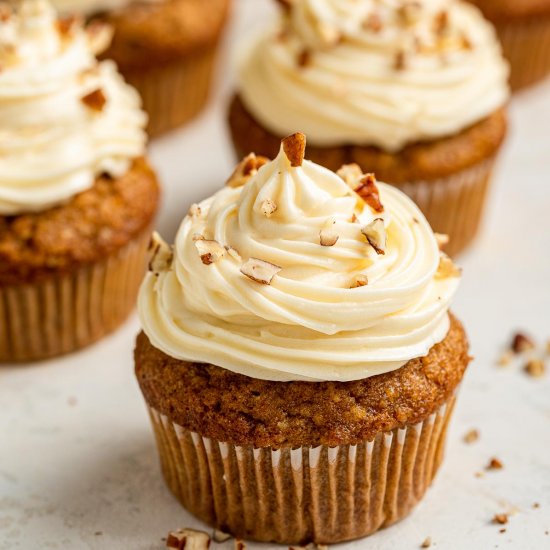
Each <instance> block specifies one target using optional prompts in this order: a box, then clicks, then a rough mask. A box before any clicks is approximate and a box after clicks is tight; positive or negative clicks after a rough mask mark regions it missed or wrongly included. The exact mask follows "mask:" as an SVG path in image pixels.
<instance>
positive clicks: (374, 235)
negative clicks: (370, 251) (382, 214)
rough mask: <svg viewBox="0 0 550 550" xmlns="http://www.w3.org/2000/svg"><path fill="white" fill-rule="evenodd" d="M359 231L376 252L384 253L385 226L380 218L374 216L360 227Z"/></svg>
mask: <svg viewBox="0 0 550 550" xmlns="http://www.w3.org/2000/svg"><path fill="white" fill-rule="evenodd" d="M361 233H363V235H365V237H366V238H367V241H368V243H369V244H370V245H371V246H372V248H374V250H375V252H376V253H377V254H379V255H380V254H385V253H386V228H385V226H384V220H383V219H382V218H376V219H375V220H374V221H372V222H371V223H369V224H368V225H365V227H362V228H361Z"/></svg>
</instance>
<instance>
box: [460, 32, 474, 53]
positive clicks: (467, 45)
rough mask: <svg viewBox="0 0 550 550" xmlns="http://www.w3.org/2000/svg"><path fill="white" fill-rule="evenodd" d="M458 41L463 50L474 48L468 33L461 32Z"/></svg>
mask: <svg viewBox="0 0 550 550" xmlns="http://www.w3.org/2000/svg"><path fill="white" fill-rule="evenodd" d="M460 42H461V46H462V48H463V49H464V50H473V49H474V44H473V43H472V41H471V40H470V38H469V37H468V35H467V34H466V33H462V34H461V36H460Z"/></svg>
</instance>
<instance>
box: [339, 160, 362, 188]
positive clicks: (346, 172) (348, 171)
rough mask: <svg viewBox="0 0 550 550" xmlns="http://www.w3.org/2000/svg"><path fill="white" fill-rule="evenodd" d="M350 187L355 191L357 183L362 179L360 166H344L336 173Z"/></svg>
mask: <svg viewBox="0 0 550 550" xmlns="http://www.w3.org/2000/svg"><path fill="white" fill-rule="evenodd" d="M336 174H337V175H338V176H340V177H341V178H342V179H343V180H344V181H345V182H346V183H347V185H348V186H349V187H351V188H352V189H355V187H356V186H357V182H358V181H359V180H360V179H361V176H362V175H363V172H362V170H361V167H360V166H359V165H358V164H355V163H352V164H343V165H342V166H340V168H339V169H338V171H337V172H336Z"/></svg>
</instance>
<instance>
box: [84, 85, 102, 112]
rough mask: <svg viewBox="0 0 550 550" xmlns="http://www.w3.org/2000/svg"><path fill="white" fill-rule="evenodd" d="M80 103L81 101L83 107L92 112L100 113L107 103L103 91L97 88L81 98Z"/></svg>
mask: <svg viewBox="0 0 550 550" xmlns="http://www.w3.org/2000/svg"><path fill="white" fill-rule="evenodd" d="M80 101H82V103H84V105H86V107H88V108H89V109H91V110H92V111H97V112H101V111H103V107H105V104H106V103H107V98H106V97H105V94H104V93H103V90H102V89H101V88H97V90H93V91H92V92H90V93H89V94H86V95H85V96H83V97H81V98H80Z"/></svg>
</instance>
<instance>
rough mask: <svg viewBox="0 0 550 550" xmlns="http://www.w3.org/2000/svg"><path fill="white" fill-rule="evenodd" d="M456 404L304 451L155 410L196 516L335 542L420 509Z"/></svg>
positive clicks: (235, 528) (174, 472)
mask: <svg viewBox="0 0 550 550" xmlns="http://www.w3.org/2000/svg"><path fill="white" fill-rule="evenodd" d="M454 401H455V398H454V396H453V397H452V398H451V399H450V400H449V401H448V402H447V403H446V404H445V405H444V406H443V407H442V408H441V409H440V410H438V411H437V412H436V413H434V414H432V415H431V416H430V417H429V418H427V419H426V420H425V421H424V422H421V423H419V424H415V425H412V426H408V427H406V428H402V429H396V430H394V431H393V432H390V433H380V434H378V436H377V437H376V438H375V439H374V440H373V441H365V442H362V443H360V444H358V445H343V446H340V447H326V446H319V447H314V448H312V447H301V448H298V449H290V448H282V449H272V448H259V449H256V448H253V447H251V446H246V447H241V446H236V445H232V444H229V443H225V442H221V441H214V440H211V439H209V438H207V437H201V436H200V435H199V434H197V433H195V432H190V431H188V430H185V429H184V428H182V427H181V426H178V425H177V424H174V423H172V422H171V421H170V420H169V419H168V418H167V417H166V416H165V415H162V414H160V413H159V412H158V411H156V410H155V409H153V408H150V409H149V412H150V416H151V421H152V424H153V429H154V432H155V436H156V440H157V444H158V448H159V454H160V462H161V467H162V472H163V475H164V478H165V480H166V483H167V484H168V487H169V488H170V490H171V491H172V493H174V495H175V496H176V498H177V499H178V500H179V501H180V502H181V503H182V504H183V505H184V506H185V507H186V508H187V509H188V510H189V511H190V512H192V513H193V514H194V515H195V516H197V517H198V518H200V519H201V520H203V521H204V522H206V523H208V524H210V525H212V526H215V527H217V528H219V529H222V530H224V531H227V532H229V533H231V534H233V535H234V536H236V537H239V538H245V539H253V540H258V541H273V542H279V543H283V544H298V543H306V542H312V541H313V542H318V543H335V542H340V541H345V540H351V539H355V538H359V537H364V536H366V535H369V534H370V533H373V532H374V531H376V530H378V529H380V528H381V527H385V526H387V525H391V524H392V523H395V522H396V521H399V520H400V519H402V518H404V517H405V516H406V515H407V514H408V513H409V512H410V511H411V510H412V509H413V507H414V506H415V505H416V504H417V502H418V501H419V500H420V499H421V498H422V497H423V495H424V493H425V491H426V489H427V488H428V487H429V485H430V484H431V482H432V480H433V478H434V476H435V474H436V472H437V470H438V468H439V465H440V464H441V461H442V459H443V449H444V443H445V436H446V430H447V425H448V422H449V419H450V416H451V413H452V409H453V406H454Z"/></svg>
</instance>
